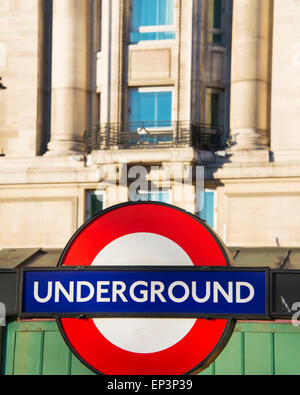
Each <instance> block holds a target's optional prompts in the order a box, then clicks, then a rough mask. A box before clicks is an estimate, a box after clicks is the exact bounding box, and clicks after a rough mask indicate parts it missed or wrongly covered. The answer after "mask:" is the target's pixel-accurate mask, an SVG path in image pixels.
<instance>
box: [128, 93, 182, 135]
mask: <svg viewBox="0 0 300 395" xmlns="http://www.w3.org/2000/svg"><path fill="white" fill-rule="evenodd" d="M134 90H136V91H138V92H139V93H151V92H153V93H160V92H170V93H171V108H170V114H171V115H170V118H171V119H165V120H163V121H157V120H155V119H153V121H150V122H169V121H170V126H163V125H162V126H147V122H148V121H138V122H133V123H141V125H143V124H145V127H146V129H147V130H149V131H152V132H155V131H161V130H164V131H172V130H173V127H172V122H173V121H174V116H175V113H174V108H173V102H174V87H173V86H155V87H130V88H129V90H128V109H127V113H128V123H129V124H130V123H131V122H132V121H130V117H131V114H132V102H131V93H130V92H133V91H134ZM130 113H131V114H130Z"/></svg>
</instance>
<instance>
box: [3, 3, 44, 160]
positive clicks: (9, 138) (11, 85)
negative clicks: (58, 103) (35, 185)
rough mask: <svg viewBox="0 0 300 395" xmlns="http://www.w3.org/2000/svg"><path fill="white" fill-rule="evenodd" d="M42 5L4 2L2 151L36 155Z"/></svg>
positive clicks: (18, 155) (24, 155)
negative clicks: (39, 11) (38, 56)
mask: <svg viewBox="0 0 300 395" xmlns="http://www.w3.org/2000/svg"><path fill="white" fill-rule="evenodd" d="M37 29H38V5H37V1H36V0H26V1H10V0H2V1H1V2H0V76H1V77H2V82H3V83H4V85H5V86H6V87H7V89H6V90H4V91H0V152H1V151H2V150H3V151H4V153H5V154H6V155H7V156H10V157H18V158H22V157H28V156H34V155H35V152H36V122H37V78H38V76H37V65H38V59H37V49H38V35H37Z"/></svg>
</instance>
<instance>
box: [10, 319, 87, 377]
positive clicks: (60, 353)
mask: <svg viewBox="0 0 300 395" xmlns="http://www.w3.org/2000/svg"><path fill="white" fill-rule="evenodd" d="M2 372H3V374H5V375H15V374H22V375H40V374H43V375H50V374H51V375H69V374H71V375H72V374H74V375H78V374H85V375H86V374H94V373H93V372H92V371H91V370H90V369H88V368H87V367H86V366H85V365H83V364H82V363H81V362H80V361H79V360H78V359H77V358H76V357H75V356H74V355H73V353H72V352H71V350H70V349H69V348H68V346H67V345H66V343H65V341H64V340H63V338H62V336H61V333H60V331H59V329H58V327H57V324H56V321H11V322H8V324H7V326H6V328H5V340H4V350H3V369H2Z"/></svg>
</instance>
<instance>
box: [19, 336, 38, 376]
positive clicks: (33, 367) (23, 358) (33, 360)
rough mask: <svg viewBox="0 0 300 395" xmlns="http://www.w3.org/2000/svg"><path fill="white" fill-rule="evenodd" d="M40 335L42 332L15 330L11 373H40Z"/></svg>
mask: <svg viewBox="0 0 300 395" xmlns="http://www.w3.org/2000/svg"><path fill="white" fill-rule="evenodd" d="M42 336H43V334H42V332H23V331H18V332H16V338H15V356H14V363H13V374H15V375H37V374H40V372H41V358H40V356H41V346H42Z"/></svg>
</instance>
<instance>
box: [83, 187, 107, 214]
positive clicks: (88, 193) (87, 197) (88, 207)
mask: <svg viewBox="0 0 300 395" xmlns="http://www.w3.org/2000/svg"><path fill="white" fill-rule="evenodd" d="M92 195H99V196H102V210H104V208H105V207H106V193H105V190H104V189H86V190H85V206H84V207H85V220H86V221H87V220H89V219H91V218H92V217H93V216H92V215H91V199H90V197H91V196H92ZM94 215H95V214H94Z"/></svg>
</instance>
